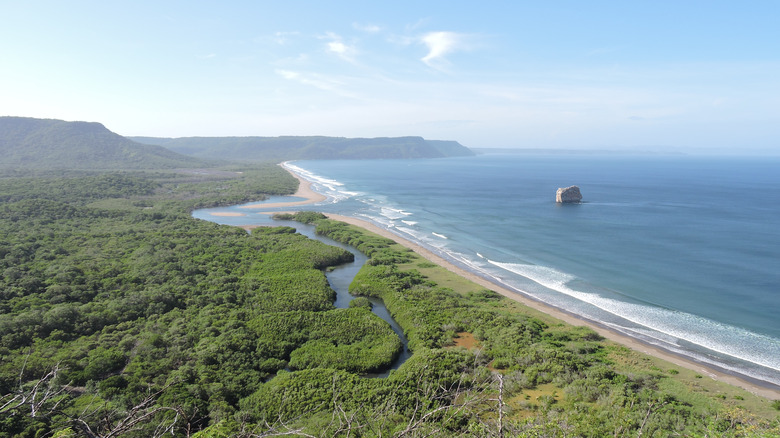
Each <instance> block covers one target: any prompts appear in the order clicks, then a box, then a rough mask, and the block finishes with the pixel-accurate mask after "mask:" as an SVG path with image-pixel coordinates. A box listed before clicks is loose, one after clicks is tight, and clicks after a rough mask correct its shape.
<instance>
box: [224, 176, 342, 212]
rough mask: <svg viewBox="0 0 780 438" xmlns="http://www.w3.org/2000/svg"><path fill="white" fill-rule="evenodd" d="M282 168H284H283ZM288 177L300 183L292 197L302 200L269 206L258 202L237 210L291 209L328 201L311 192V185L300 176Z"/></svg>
mask: <svg viewBox="0 0 780 438" xmlns="http://www.w3.org/2000/svg"><path fill="white" fill-rule="evenodd" d="M282 167H283V168H284V166H282ZM285 170H287V171H288V172H290V171H289V169H287V168H285ZM290 175H292V176H294V177H295V178H296V179H297V180H298V181H299V182H300V184H298V190H297V191H296V192H295V194H294V195H293V196H295V197H298V198H304V199H303V200H301V201H293V202H272V203H270V204H264V203H262V202H259V203H257V204H250V205H243V206H241V207H239V208H277V207H292V206H294V205H305V204H313V203H315V202H321V201H324V200H326V199H328V197H327V196H325V195H323V194H322V193H317V192H315V191H314V190H312V188H311V183H310V182H309V181H306V180H305V179H303V178H301V177H300V176H298V175H296V174H295V172H290Z"/></svg>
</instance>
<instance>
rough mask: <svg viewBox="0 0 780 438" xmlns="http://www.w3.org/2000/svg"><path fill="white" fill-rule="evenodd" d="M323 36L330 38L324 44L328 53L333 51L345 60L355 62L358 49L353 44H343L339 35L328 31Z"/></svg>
mask: <svg viewBox="0 0 780 438" xmlns="http://www.w3.org/2000/svg"><path fill="white" fill-rule="evenodd" d="M323 38H327V39H330V41H329V42H328V44H327V46H326V47H327V51H328V52H329V53H333V54H335V55H336V56H338V57H339V58H341V59H343V60H345V61H347V62H351V63H354V62H355V57H356V56H357V54H358V51H357V49H356V48H355V47H354V46H350V45H347V44H345V43H344V41H343V40H342V38H341V37H340V36H339V35H336V34H335V33H332V32H328V33H327V34H326V36H325V37H323Z"/></svg>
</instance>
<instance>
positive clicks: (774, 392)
mask: <svg viewBox="0 0 780 438" xmlns="http://www.w3.org/2000/svg"><path fill="white" fill-rule="evenodd" d="M281 167H282V168H283V169H285V170H286V171H287V172H289V173H290V174H291V175H292V176H294V177H295V178H296V179H297V180H298V181H299V182H300V185H299V186H298V189H297V191H296V193H295V194H294V195H293V196H294V197H300V198H304V199H303V200H301V201H294V202H277V203H271V204H262V203H260V204H252V205H248V206H246V207H245V208H282V207H287V206H290V207H291V206H299V205H307V204H314V203H317V202H322V201H324V200H325V199H327V197H326V196H325V195H323V194H321V193H319V192H316V191H314V190H313V189H312V183H311V182H310V181H308V180H306V179H304V178H303V177H301V176H300V175H298V174H296V173H295V172H294V171H292V170H290V169H289V168H288V167H287V166H284V163H282V164H281ZM279 213H285V212H274V213H269V214H279ZM286 213H291V212H286ZM326 216H327V217H328V218H329V219H333V220H336V221H339V222H344V223H347V224H350V225H354V226H357V227H360V228H362V229H364V230H367V231H369V232H371V233H374V234H377V235H379V236H381V237H385V238H388V239H391V240H393V241H395V242H396V243H398V244H400V245H402V246H404V247H406V248H409V249H411V250H412V251H414V252H415V253H417V254H418V255H420V256H422V257H424V258H425V259H427V260H429V261H430V262H432V263H435V264H437V265H439V266H441V267H443V268H444V269H446V270H448V271H450V272H452V273H454V274H456V275H458V276H460V277H463V278H465V279H466V280H468V281H470V282H472V283H474V284H477V285H479V286H482V287H485V288H488V289H490V290H492V291H494V292H497V293H500V294H501V295H502V296H504V297H506V298H509V299H511V300H513V301H516V302H517V303H520V304H521V305H523V306H525V307H528V308H530V309H533V310H536V311H538V312H541V313H543V314H546V315H548V316H550V317H552V318H554V319H556V320H559V321H562V322H564V323H566V324H569V325H572V326H585V327H588V328H590V329H591V330H593V331H595V332H596V333H598V334H599V335H600V336H602V337H604V338H606V339H608V340H609V341H611V342H615V343H617V344H620V345H623V346H625V347H628V348H630V349H631V350H634V351H636V352H639V353H643V354H646V355H649V356H652V357H654V358H657V359H660V360H662V361H665V362H668V363H670V364H673V365H676V366H680V367H684V368H686V369H688V370H691V371H694V372H697V373H700V375H703V376H707V377H709V378H711V379H713V380H716V381H720V382H723V383H726V384H729V385H733V386H736V387H739V388H742V389H744V390H746V391H748V392H750V393H752V394H754V395H757V396H759V397H763V398H766V399H769V400H774V399H778V398H780V390H778V389H775V388H773V387H771V386H768V385H770V384H766V385H763V384H762V383H763V382H754V381H751V380H748V379H747V378H745V377H743V376H741V375H736V374H733V373H729V372H726V371H721V370H719V369H716V368H714V367H711V366H709V365H706V364H702V363H699V362H696V361H694V360H691V359H689V358H686V357H684V356H682V355H679V354H676V353H673V352H670V351H667V350H664V349H661V348H659V347H656V346H653V345H650V344H647V343H645V342H642V341H640V340H637V339H635V338H632V337H630V336H627V335H624V334H621V333H618V332H615V331H613V330H610V329H608V328H606V327H604V326H602V325H600V324H598V323H596V322H594V321H590V320H586V319H583V318H580V317H578V316H576V315H573V314H571V313H568V312H566V311H564V310H562V309H558V308H556V307H553V306H550V305H548V304H545V303H542V302H540V301H537V300H534V299H532V298H529V297H527V296H525V295H522V294H521V293H517V292H515V291H513V290H510V289H509V288H507V287H505V286H502V285H500V284H497V283H495V282H492V281H490V280H488V279H486V278H484V277H481V276H479V275H477V274H475V273H473V272H471V271H468V270H466V269H464V268H461V267H459V266H457V265H455V264H454V263H452V262H450V261H448V260H446V259H444V258H443V257H441V256H439V255H437V254H435V253H433V252H432V251H430V250H428V249H427V248H425V247H423V246H421V245H419V244H416V243H414V242H412V241H410V240H408V239H405V238H403V237H401V236H399V235H397V234H395V233H392V232H390V231H389V230H386V229H384V228H381V227H379V226H377V225H374V224H372V223H371V222H368V221H365V220H361V219H357V218H354V217H350V216H344V215H339V214H332V213H328V214H326ZM242 228H245V229H252V228H256V226H246V227H242ZM521 292H522V291H521Z"/></svg>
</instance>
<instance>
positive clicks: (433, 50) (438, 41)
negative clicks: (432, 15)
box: [420, 32, 468, 69]
mask: <svg viewBox="0 0 780 438" xmlns="http://www.w3.org/2000/svg"><path fill="white" fill-rule="evenodd" d="M466 40H467V39H466V37H465V35H463V34H459V33H456V32H429V33H426V34H425V35H423V36H422V37H421V38H420V41H421V42H422V43H423V44H425V45H426V46H427V47H428V54H427V55H425V56H424V57H423V58H422V59H421V60H422V62H424V63H425V64H426V65H428V66H429V67H433V68H436V69H440V68H442V67H444V66H446V65H448V64H449V62H448V61H447V59H446V56H447V55H448V54H450V53H454V52H457V51H460V50H464V49H466V48H468V44H467V41H466Z"/></svg>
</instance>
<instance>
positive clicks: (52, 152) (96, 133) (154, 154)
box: [0, 117, 208, 170]
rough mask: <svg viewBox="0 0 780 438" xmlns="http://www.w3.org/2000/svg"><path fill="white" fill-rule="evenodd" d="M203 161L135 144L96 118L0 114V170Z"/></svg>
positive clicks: (194, 164)
mask: <svg viewBox="0 0 780 438" xmlns="http://www.w3.org/2000/svg"><path fill="white" fill-rule="evenodd" d="M206 165H208V163H207V162H206V161H204V160H200V159H197V158H193V157H189V156H186V155H182V154H178V153H175V152H172V151H170V150H169V149H166V148H163V147H161V146H154V145H148V144H142V143H137V142H135V141H132V140H130V139H128V138H126V137H123V136H121V135H119V134H117V133H115V132H112V131H110V130H109V129H108V128H106V127H105V126H104V125H103V124H101V123H97V122H82V121H75V122H70V121H64V120H57V119H36V118H30V117H0V168H35V169H90V170H92V169H95V170H98V169H100V170H109V169H110V170H114V169H127V170H133V169H153V168H181V167H204V166H206Z"/></svg>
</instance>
